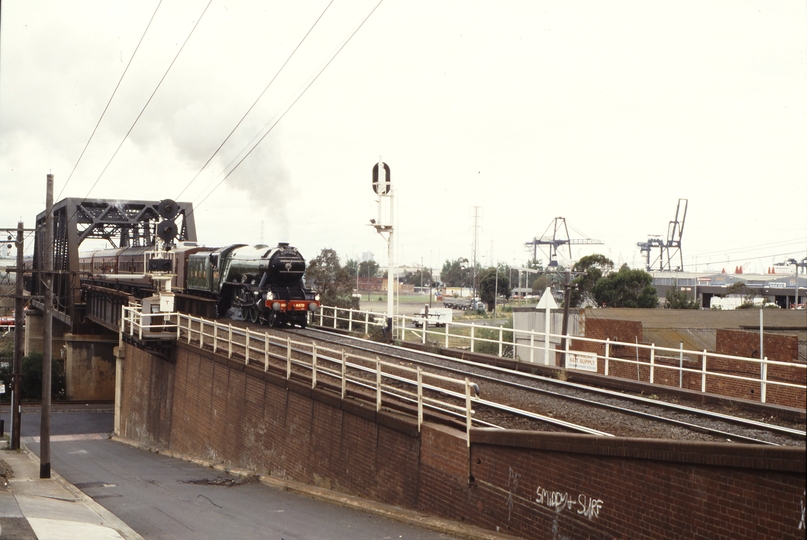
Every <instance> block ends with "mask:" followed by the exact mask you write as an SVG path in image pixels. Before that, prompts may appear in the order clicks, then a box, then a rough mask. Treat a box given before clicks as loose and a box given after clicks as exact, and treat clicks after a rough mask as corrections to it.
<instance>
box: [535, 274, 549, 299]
mask: <svg viewBox="0 0 807 540" xmlns="http://www.w3.org/2000/svg"><path fill="white" fill-rule="evenodd" d="M551 285H552V280H551V279H550V277H549V276H547V275H546V274H542V275H540V276H538V277H537V278H536V279H535V281H533V282H532V287H531V290H532V293H533V294H541V293H542V292H544V291H545V290H546V288H547V287H550V286H551Z"/></svg>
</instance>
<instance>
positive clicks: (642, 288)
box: [592, 264, 658, 308]
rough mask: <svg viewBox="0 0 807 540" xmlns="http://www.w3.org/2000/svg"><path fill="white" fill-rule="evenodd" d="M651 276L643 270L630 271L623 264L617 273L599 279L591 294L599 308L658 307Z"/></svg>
mask: <svg viewBox="0 0 807 540" xmlns="http://www.w3.org/2000/svg"><path fill="white" fill-rule="evenodd" d="M651 283H653V276H651V275H650V274H649V273H647V272H645V271H644V270H631V269H630V268H628V265H627V264H623V265H622V267H621V268H620V269H619V272H611V273H610V274H608V275H607V276H605V277H602V278H600V279H599V280H598V281H597V283H596V285H594V288H593V290H592V293H593V295H594V300H595V301H596V302H597V305H599V306H607V307H626V308H654V307H658V296H657V294H656V288H655V287H653V286H652V285H651Z"/></svg>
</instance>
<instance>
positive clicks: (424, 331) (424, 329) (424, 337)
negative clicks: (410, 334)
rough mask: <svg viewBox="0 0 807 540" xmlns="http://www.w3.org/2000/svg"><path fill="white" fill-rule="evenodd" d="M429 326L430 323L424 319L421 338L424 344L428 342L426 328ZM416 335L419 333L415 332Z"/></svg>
mask: <svg viewBox="0 0 807 540" xmlns="http://www.w3.org/2000/svg"><path fill="white" fill-rule="evenodd" d="M428 328H429V325H428V324H427V323H426V321H425V320H424V321H423V337H422V338H421V343H423V344H424V345H425V344H426V330H428ZM415 335H417V334H415Z"/></svg>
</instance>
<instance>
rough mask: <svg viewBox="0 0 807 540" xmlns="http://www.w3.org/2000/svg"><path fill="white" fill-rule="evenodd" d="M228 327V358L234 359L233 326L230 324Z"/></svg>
mask: <svg viewBox="0 0 807 540" xmlns="http://www.w3.org/2000/svg"><path fill="white" fill-rule="evenodd" d="M227 327H228V328H229V330H228V331H227V358H232V357H233V325H232V324H228V325H227Z"/></svg>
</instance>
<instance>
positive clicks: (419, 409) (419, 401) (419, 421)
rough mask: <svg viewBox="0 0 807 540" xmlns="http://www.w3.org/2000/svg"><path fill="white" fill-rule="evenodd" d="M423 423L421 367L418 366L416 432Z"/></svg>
mask: <svg viewBox="0 0 807 540" xmlns="http://www.w3.org/2000/svg"><path fill="white" fill-rule="evenodd" d="M422 423H423V368H421V367H418V433H420V425H421V424H422Z"/></svg>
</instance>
